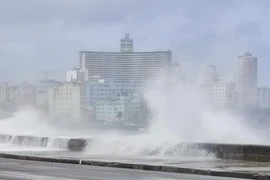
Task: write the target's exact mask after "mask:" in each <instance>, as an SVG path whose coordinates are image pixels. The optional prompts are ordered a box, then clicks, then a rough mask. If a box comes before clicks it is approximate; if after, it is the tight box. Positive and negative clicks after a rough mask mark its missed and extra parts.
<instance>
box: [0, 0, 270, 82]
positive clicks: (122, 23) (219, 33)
mask: <svg viewBox="0 0 270 180" xmlns="http://www.w3.org/2000/svg"><path fill="white" fill-rule="evenodd" d="M269 9H270V3H269V1H267V0H266V1H263V0H262V1H252V0H239V1H235V0H224V1H216V0H205V1H197V0H167V1H164V0H136V1H135V0H39V1H36V0H28V1H23V2H21V1H15V0H9V1H4V2H1V5H0V39H1V41H0V59H1V64H2V65H1V66H0V77H1V78H0V81H4V80H12V81H15V80H16V81H23V80H30V81H33V80H35V79H36V78H37V73H38V72H39V71H41V70H65V69H70V68H73V67H74V66H77V65H78V51H80V50H102V51H118V50H119V40H120V38H121V37H122V36H123V35H124V33H125V32H130V33H131V36H132V38H134V43H135V44H134V46H135V50H136V51H149V50H167V49H171V50H172V51H173V59H174V60H175V61H180V62H188V63H194V64H203V63H208V62H209V63H210V62H211V63H216V64H217V65H218V66H219V69H220V71H221V72H222V73H223V74H225V72H228V71H229V70H230V69H232V66H233V65H234V63H235V62H236V61H237V56H238V55H239V54H242V53H243V52H244V51H251V52H252V54H254V55H255V56H258V57H259V60H260V62H259V66H260V67H262V68H260V70H261V71H260V75H261V77H260V78H261V81H260V84H262V85H268V86H269V85H270V82H269V80H267V79H266V77H268V76H270V72H268V70H267V68H266V67H269V66H270V62H269V60H268V57H269V56H270V52H269V51H268V50H267V49H268V48H269V44H268V42H269V39H270V37H269V36H270V35H269V33H268V32H269V30H270V23H269V22H268V20H267V17H269V13H270V11H269ZM16 64H17V65H19V66H16ZM60 76H61V77H62V78H64V74H61V75H59V76H58V77H60ZM40 77H41V76H40Z"/></svg>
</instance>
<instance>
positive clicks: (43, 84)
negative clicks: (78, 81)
mask: <svg viewBox="0 0 270 180" xmlns="http://www.w3.org/2000/svg"><path fill="white" fill-rule="evenodd" d="M60 84H61V82H58V81H55V80H41V81H39V83H38V84H36V85H35V88H36V91H35V93H36V94H35V104H36V106H37V107H38V108H41V109H43V110H46V111H47V110H48V98H49V88H51V87H54V86H58V85H60Z"/></svg>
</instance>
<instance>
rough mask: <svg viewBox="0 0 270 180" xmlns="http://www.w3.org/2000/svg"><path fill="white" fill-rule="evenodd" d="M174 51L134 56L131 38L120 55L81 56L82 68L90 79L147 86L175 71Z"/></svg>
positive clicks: (108, 53)
mask: <svg viewBox="0 0 270 180" xmlns="http://www.w3.org/2000/svg"><path fill="white" fill-rule="evenodd" d="M171 61H172V52H171V51H153V52H133V40H132V39H130V38H129V35H128V34H127V35H126V36H125V38H124V39H122V40H121V51H120V52H95V51H81V52H80V62H79V63H80V68H81V69H87V70H88V77H93V76H99V77H100V78H102V79H105V80H117V81H135V82H139V83H141V82H142V83H143V82H145V81H147V80H151V79H153V78H155V77H157V76H160V75H163V74H165V73H166V72H167V71H168V70H170V68H171Z"/></svg>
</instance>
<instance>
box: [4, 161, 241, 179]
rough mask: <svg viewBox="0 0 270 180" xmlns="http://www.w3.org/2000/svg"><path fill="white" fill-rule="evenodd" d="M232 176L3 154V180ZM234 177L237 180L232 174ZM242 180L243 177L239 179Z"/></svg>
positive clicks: (206, 177)
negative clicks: (4, 156) (52, 161)
mask: <svg viewBox="0 0 270 180" xmlns="http://www.w3.org/2000/svg"><path fill="white" fill-rule="evenodd" d="M2 179H5V180H54V179H59V180H75V179H77V180H135V179H136V180H137V179H139V180H140V179H141V180H142V179H145V180H176V179H178V180H226V179H227V180H228V179H230V178H222V177H211V176H199V175H187V174H176V173H164V172H150V171H141V170H129V169H121V168H107V167H94V166H83V165H70V164H57V163H46V162H34V161H23V160H11V159H1V158H0V180H2ZM230 180H237V179H235V178H231V179H230ZM239 180H240V179H239Z"/></svg>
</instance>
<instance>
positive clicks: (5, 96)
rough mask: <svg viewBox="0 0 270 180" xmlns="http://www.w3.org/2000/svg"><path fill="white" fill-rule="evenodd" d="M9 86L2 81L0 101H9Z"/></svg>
mask: <svg viewBox="0 0 270 180" xmlns="http://www.w3.org/2000/svg"><path fill="white" fill-rule="evenodd" d="M9 92H10V88H9V85H8V83H3V84H1V85H0V102H7V101H9Z"/></svg>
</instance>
